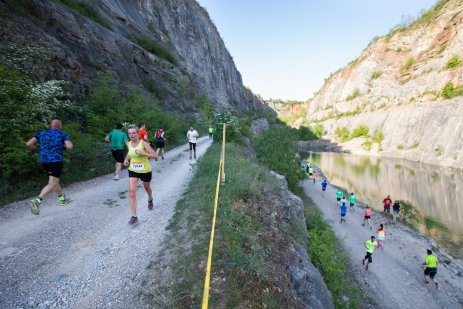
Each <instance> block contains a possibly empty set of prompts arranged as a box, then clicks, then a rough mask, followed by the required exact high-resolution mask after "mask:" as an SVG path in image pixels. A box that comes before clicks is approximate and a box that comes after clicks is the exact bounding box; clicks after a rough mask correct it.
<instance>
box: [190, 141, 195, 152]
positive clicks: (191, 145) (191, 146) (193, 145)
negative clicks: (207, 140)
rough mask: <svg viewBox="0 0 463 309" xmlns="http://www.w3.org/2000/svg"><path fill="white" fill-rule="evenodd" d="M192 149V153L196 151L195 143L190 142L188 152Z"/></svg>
mask: <svg viewBox="0 0 463 309" xmlns="http://www.w3.org/2000/svg"><path fill="white" fill-rule="evenodd" d="M191 149H193V150H194V151H196V143H192V142H190V150H191Z"/></svg>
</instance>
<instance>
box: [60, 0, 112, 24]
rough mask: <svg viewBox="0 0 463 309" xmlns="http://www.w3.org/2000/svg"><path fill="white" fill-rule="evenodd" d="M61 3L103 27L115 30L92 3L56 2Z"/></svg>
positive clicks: (71, 0) (64, 0) (75, 0)
mask: <svg viewBox="0 0 463 309" xmlns="http://www.w3.org/2000/svg"><path fill="white" fill-rule="evenodd" d="M55 1H57V2H61V3H63V4H64V5H66V6H67V7H69V8H71V9H73V10H74V11H76V12H77V13H80V14H82V15H84V16H87V17H88V18H90V19H92V20H93V21H95V22H97V23H99V24H100V25H102V26H103V27H105V28H107V29H109V30H113V27H112V26H111V24H110V23H109V22H108V21H107V20H106V19H105V18H104V17H103V16H101V14H100V13H99V12H98V11H97V10H96V9H95V8H94V7H93V6H92V4H91V2H90V1H79V0H55Z"/></svg>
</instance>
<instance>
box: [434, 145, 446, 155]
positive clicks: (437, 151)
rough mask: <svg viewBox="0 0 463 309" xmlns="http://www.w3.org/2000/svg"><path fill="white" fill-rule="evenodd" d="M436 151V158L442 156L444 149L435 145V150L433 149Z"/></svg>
mask: <svg viewBox="0 0 463 309" xmlns="http://www.w3.org/2000/svg"><path fill="white" fill-rule="evenodd" d="M434 150H435V151H436V156H441V155H443V154H444V147H442V145H437V147H436V149H434Z"/></svg>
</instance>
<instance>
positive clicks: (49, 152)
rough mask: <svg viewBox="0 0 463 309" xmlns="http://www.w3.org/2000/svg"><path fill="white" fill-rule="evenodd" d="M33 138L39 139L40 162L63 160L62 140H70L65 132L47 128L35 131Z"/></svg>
mask: <svg viewBox="0 0 463 309" xmlns="http://www.w3.org/2000/svg"><path fill="white" fill-rule="evenodd" d="M35 138H36V139H37V140H38V141H39V145H40V153H39V158H40V162H41V163H42V164H43V163H53V162H63V161H64V154H63V150H64V141H69V140H71V139H70V138H69V136H68V135H67V134H66V133H64V132H63V131H60V130H56V129H48V130H44V131H40V132H38V133H36V134H35Z"/></svg>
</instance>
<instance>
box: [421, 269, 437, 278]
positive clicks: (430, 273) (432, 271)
mask: <svg viewBox="0 0 463 309" xmlns="http://www.w3.org/2000/svg"><path fill="white" fill-rule="evenodd" d="M424 274H425V275H426V276H429V277H430V278H431V279H434V277H435V276H436V274H437V268H435V267H432V268H431V267H426V269H425V270H424Z"/></svg>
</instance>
